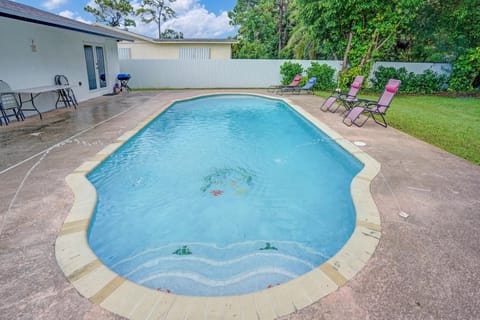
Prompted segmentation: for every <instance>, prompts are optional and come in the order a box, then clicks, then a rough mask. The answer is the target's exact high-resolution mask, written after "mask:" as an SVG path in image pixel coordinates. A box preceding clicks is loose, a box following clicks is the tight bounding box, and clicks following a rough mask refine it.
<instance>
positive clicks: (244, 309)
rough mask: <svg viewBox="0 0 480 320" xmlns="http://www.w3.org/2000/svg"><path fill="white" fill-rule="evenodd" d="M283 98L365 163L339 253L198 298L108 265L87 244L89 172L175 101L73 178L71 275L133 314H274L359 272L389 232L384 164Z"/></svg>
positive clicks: (65, 235) (107, 303)
mask: <svg viewBox="0 0 480 320" xmlns="http://www.w3.org/2000/svg"><path fill="white" fill-rule="evenodd" d="M222 94H228V93H222ZM234 94H235V93H234ZM237 94H238V93H237ZM242 94H243V93H242ZM208 95H211V94H208ZM254 95H255V96H262V95H260V94H254ZM201 96H203V95H199V96H195V97H190V98H187V99H182V100H190V99H195V98H198V97H201ZM265 97H268V98H272V97H271V96H265ZM275 99H278V100H282V101H285V102H286V103H288V104H289V105H290V106H292V107H293V108H294V109H295V110H296V111H297V112H298V113H300V114H301V115H302V116H303V117H305V118H306V119H308V120H309V121H310V122H312V123H313V124H314V125H316V126H317V127H318V128H320V129H321V130H322V131H323V132H325V133H326V134H327V135H328V136H330V137H331V139H333V140H334V141H336V142H337V143H338V144H339V145H340V146H341V147H342V148H344V149H345V150H346V151H348V152H350V153H352V154H353V155H354V156H355V157H356V158H357V159H358V160H359V161H361V162H362V163H363V164H364V168H363V169H362V171H360V172H359V174H358V175H357V176H355V178H354V179H353V181H352V184H351V195H352V199H353V202H354V205H355V209H356V213H357V220H356V226H355V230H354V232H353V233H352V236H351V237H350V239H349V240H348V241H347V243H346V244H345V245H344V246H343V248H342V249H341V250H340V251H339V252H338V253H337V254H336V255H335V256H334V257H332V258H331V259H329V260H328V261H327V262H325V263H324V264H322V265H321V266H319V267H317V268H315V269H314V270H312V271H310V272H308V273H306V274H304V275H302V276H300V277H298V278H295V279H293V280H291V281H289V282H287V283H284V284H281V285H279V286H275V287H272V288H270V289H265V290H262V291H258V292H255V293H252V294H247V295H241V296H228V297H190V296H180V295H175V294H167V293H164V292H159V291H156V290H153V289H150V288H146V287H143V286H140V285H138V284H136V283H133V282H131V281H129V280H127V279H125V278H123V277H121V276H119V275H118V274H116V273H115V272H113V271H111V270H110V269H109V268H108V267H107V266H105V265H104V264H103V263H102V262H101V261H100V260H99V259H98V258H97V256H96V255H95V254H94V253H93V251H92V250H91V249H90V247H89V245H88V243H87V230H88V226H89V223H90V219H91V217H92V215H93V212H94V210H95V205H96V201H97V193H96V190H95V188H94V187H93V185H91V184H90V182H89V181H88V180H87V178H86V175H87V174H88V173H89V172H90V171H92V170H93V169H94V168H95V167H96V166H98V165H99V164H100V163H101V162H102V161H103V160H105V159H106V158H107V157H108V156H109V155H110V154H112V153H113V152H114V151H115V150H117V149H118V148H119V147H120V146H122V145H123V144H124V143H125V142H127V141H128V140H129V139H130V138H131V137H133V136H134V135H135V134H136V133H138V132H139V131H140V130H142V129H143V128H144V127H145V126H146V125H147V124H148V123H150V122H151V121H152V120H153V119H155V118H156V117H157V116H158V115H160V114H161V113H163V112H164V111H165V110H166V109H167V108H168V107H170V106H171V105H172V104H173V103H175V102H177V101H172V102H171V103H170V104H169V105H168V106H165V107H164V108H162V109H161V110H160V111H158V112H157V113H155V114H153V115H152V116H150V117H148V118H147V119H146V120H144V121H142V122H141V123H139V124H138V125H137V127H135V128H134V129H133V130H130V131H128V132H126V133H124V134H123V135H122V136H120V137H119V138H118V139H117V140H116V142H114V143H112V144H110V145H109V146H107V147H105V148H104V149H103V150H101V151H100V152H98V153H97V154H96V155H95V156H94V157H92V158H91V159H88V160H87V161H85V162H84V163H83V164H82V165H81V166H80V167H78V168H77V169H75V170H74V171H73V172H72V173H71V174H69V175H68V176H67V177H66V181H67V184H68V185H69V186H70V188H71V189H72V190H73V192H74V195H75V201H74V204H73V206H72V208H71V210H70V212H69V214H68V216H67V218H66V219H65V222H64V224H63V227H62V229H61V231H60V233H59V235H58V237H57V240H56V244H55V254H56V258H57V262H58V264H59V265H60V267H61V269H62V270H63V272H64V274H65V276H66V277H67V279H68V280H69V281H70V282H71V283H72V284H73V286H74V287H75V288H76V289H77V291H78V292H79V293H80V294H81V295H82V296H84V297H86V298H88V299H89V300H90V301H92V302H94V303H96V304H99V305H100V306H102V307H103V308H105V309H107V310H109V311H111V312H113V313H116V314H118V315H121V316H124V317H127V318H131V319H149V318H153V319H157V318H161V319H180V318H181V319H209V318H215V319H217V318H222V319H230V318H232V319H233V318H235V319H274V318H277V317H279V316H283V315H287V314H289V313H292V312H295V311H296V310H299V309H301V308H304V307H306V306H308V305H310V304H312V303H314V302H316V301H318V300H320V299H321V298H322V297H324V296H326V295H328V294H329V293H331V292H333V291H335V290H337V288H338V287H340V286H342V285H344V284H345V283H346V282H347V281H348V280H349V279H351V278H352V277H354V276H355V274H356V273H357V272H359V271H360V270H361V269H362V268H363V267H364V266H365V264H366V263H367V261H368V259H369V258H370V257H371V256H372V255H373V253H374V251H375V248H376V246H377V244H378V242H379V239H380V236H381V222H380V215H379V213H378V210H377V207H376V205H375V202H374V201H373V199H372V196H371V194H370V182H371V181H372V180H373V178H374V177H375V176H376V175H377V174H378V172H379V171H380V164H379V163H378V162H377V161H376V160H374V159H373V158H371V157H370V156H369V155H368V154H366V153H365V152H363V151H362V150H361V149H359V148H358V147H356V146H355V145H353V144H352V143H350V142H349V141H348V140H346V139H345V138H343V137H342V136H340V135H339V134H338V133H336V132H335V131H333V130H332V129H330V128H329V127H328V126H326V125H325V124H323V123H322V122H320V121H318V120H317V119H316V118H314V117H313V116H312V115H311V114H309V113H308V112H306V111H305V110H303V109H302V108H301V107H299V106H296V105H295V104H293V103H292V102H291V101H289V100H288V99H279V98H275ZM182 100H179V101H182Z"/></svg>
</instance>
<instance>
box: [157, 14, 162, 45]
mask: <svg viewBox="0 0 480 320" xmlns="http://www.w3.org/2000/svg"><path fill="white" fill-rule="evenodd" d="M157 14H158V40H160V39H162V27H161V26H162V10H161V9H160V8H157Z"/></svg>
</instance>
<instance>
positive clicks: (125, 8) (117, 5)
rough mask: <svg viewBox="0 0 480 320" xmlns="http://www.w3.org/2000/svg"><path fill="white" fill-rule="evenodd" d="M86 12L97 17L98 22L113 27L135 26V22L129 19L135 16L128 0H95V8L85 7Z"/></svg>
mask: <svg viewBox="0 0 480 320" xmlns="http://www.w3.org/2000/svg"><path fill="white" fill-rule="evenodd" d="M83 9H84V10H85V11H87V12H89V13H91V14H92V15H94V16H95V19H96V21H97V22H100V23H105V24H106V25H108V26H111V27H122V26H123V27H129V26H135V21H134V20H133V19H130V18H128V17H129V16H131V15H133V14H134V10H133V7H132V5H131V4H130V2H129V1H128V0H95V1H94V5H93V6H89V5H87V6H85V7H84V8H83Z"/></svg>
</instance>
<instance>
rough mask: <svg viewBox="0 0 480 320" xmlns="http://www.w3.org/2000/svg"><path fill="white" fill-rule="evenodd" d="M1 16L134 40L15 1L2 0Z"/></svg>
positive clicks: (112, 31) (0, 0) (113, 31)
mask: <svg viewBox="0 0 480 320" xmlns="http://www.w3.org/2000/svg"><path fill="white" fill-rule="evenodd" d="M0 17H6V18H10V19H16V20H21V21H26V22H31V23H36V24H42V25H46V26H50V27H55V28H60V29H67V30H72V31H78V32H83V33H89V34H94V35H98V36H104V37H107V38H114V39H117V40H127V41H133V40H134V39H133V38H132V37H129V36H128V35H125V34H122V33H119V32H117V31H116V30H109V29H104V28H99V27H97V26H95V25H90V24H86V23H83V22H80V21H76V20H73V19H69V18H65V17H62V16H59V15H56V14H53V13H50V12H46V11H42V10H39V9H36V8H33V7H30V6H27V5H24V4H21V3H18V2H13V1H7V0H0Z"/></svg>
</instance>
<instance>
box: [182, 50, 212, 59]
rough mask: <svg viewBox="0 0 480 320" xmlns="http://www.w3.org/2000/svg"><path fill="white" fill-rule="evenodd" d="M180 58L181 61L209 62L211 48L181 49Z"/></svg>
mask: <svg viewBox="0 0 480 320" xmlns="http://www.w3.org/2000/svg"><path fill="white" fill-rule="evenodd" d="M178 58H179V59H181V60H208V59H210V48H180V49H179V54H178Z"/></svg>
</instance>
